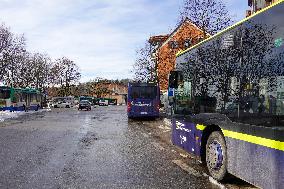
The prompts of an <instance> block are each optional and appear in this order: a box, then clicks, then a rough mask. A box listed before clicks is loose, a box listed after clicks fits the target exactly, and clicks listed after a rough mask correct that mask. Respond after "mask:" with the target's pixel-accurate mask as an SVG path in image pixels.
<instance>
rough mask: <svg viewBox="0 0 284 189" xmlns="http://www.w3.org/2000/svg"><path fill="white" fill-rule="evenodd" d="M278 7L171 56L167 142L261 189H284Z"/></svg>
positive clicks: (282, 27) (214, 170) (283, 51)
mask: <svg viewBox="0 0 284 189" xmlns="http://www.w3.org/2000/svg"><path fill="white" fill-rule="evenodd" d="M283 18H284V1H280V2H279V3H276V4H275V5H274V6H270V7H268V8H266V9H264V10H261V11H260V12H258V13H256V14H254V15H253V16H251V17H248V18H246V19H245V20H244V21H241V22H239V23H237V24H235V25H233V26H231V27H229V28H227V29H225V30H224V31H222V32H220V33H218V34H216V35H214V36H212V37H210V38H208V39H206V40H204V41H202V42H200V43H198V44H196V45H194V46H193V47H191V48H189V49H187V50H185V51H183V52H180V53H178V54H177V59H176V68H175V70H174V71H172V72H171V74H170V77H169V89H170V90H171V91H172V90H173V106H172V107H173V115H172V141H173V143H174V144H175V145H177V146H179V147H181V148H183V149H184V150H185V151H187V152H190V153H192V154H195V155H196V156H197V157H199V158H200V159H201V160H202V161H203V162H205V163H206V165H207V168H208V170H209V173H210V175H211V176H212V177H213V178H215V179H216V180H222V179H224V178H225V177H226V175H227V174H228V173H230V174H232V175H235V176H237V177H239V178H241V179H243V180H245V181H247V182H249V183H251V184H253V185H255V186H258V187H260V188H269V189H281V188H283V186H284V185H283V184H284V171H283V170H284V22H283Z"/></svg>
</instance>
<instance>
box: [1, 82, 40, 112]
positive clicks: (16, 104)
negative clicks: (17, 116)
mask: <svg viewBox="0 0 284 189" xmlns="http://www.w3.org/2000/svg"><path fill="white" fill-rule="evenodd" d="M43 101H44V96H43V94H42V93H40V92H39V91H38V90H36V89H30V88H13V87H6V86H0V110H2V111H5V110H10V111H24V110H38V109H39V108H40V107H41V105H42V103H43Z"/></svg>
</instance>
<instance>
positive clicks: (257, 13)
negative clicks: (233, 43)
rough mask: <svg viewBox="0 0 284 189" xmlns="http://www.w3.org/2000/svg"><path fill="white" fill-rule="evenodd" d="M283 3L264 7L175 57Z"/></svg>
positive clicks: (282, 0) (281, 1) (281, 0)
mask: <svg viewBox="0 0 284 189" xmlns="http://www.w3.org/2000/svg"><path fill="white" fill-rule="evenodd" d="M283 2H284V0H280V1H279V2H276V3H275V4H272V5H270V6H268V7H266V8H264V9H262V10H260V11H258V12H256V13H255V14H253V15H251V16H249V17H247V18H244V19H243V20H241V21H239V22H237V23H235V24H233V25H232V26H229V27H227V28H226V29H224V30H222V31H220V32H218V33H216V34H215V35H212V36H211V37H209V38H207V39H205V40H203V41H201V42H199V43H197V44H195V45H193V46H191V47H189V48H188V49H185V50H183V51H179V52H178V53H177V54H176V57H179V56H181V55H183V54H184V53H186V52H188V51H190V50H192V49H194V48H196V47H199V46H200V45H202V44H204V43H206V42H208V41H210V40H212V39H214V38H216V37H218V36H220V35H222V34H223V33H225V32H227V31H230V30H232V29H234V28H235V27H237V26H239V25H241V24H242V23H244V22H246V21H247V20H250V19H251V18H253V17H255V16H257V15H259V14H261V13H263V12H265V11H267V10H268V9H270V8H272V7H274V6H276V5H278V4H280V3H283Z"/></svg>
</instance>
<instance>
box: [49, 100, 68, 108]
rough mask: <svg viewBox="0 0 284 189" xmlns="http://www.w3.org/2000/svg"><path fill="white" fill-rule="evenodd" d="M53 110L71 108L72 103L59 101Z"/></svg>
mask: <svg viewBox="0 0 284 189" xmlns="http://www.w3.org/2000/svg"><path fill="white" fill-rule="evenodd" d="M53 108H71V103H70V102H65V101H59V102H56V103H55V104H54V105H53Z"/></svg>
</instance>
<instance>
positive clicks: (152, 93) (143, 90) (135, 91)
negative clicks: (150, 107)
mask: <svg viewBox="0 0 284 189" xmlns="http://www.w3.org/2000/svg"><path fill="white" fill-rule="evenodd" d="M130 96H131V98H133V99H136V98H145V99H154V98H156V97H157V87H153V86H135V87H132V88H131V94H130Z"/></svg>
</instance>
